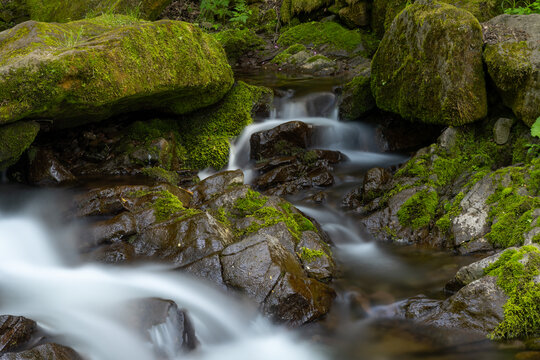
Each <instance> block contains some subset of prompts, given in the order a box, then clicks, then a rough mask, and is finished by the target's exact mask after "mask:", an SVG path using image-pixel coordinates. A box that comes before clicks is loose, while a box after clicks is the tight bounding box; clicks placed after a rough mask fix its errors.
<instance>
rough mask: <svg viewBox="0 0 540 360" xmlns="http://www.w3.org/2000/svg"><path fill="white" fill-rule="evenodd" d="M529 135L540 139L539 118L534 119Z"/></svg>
mask: <svg viewBox="0 0 540 360" xmlns="http://www.w3.org/2000/svg"><path fill="white" fill-rule="evenodd" d="M531 135H532V136H536V137H538V138H540V116H539V117H538V118H537V119H536V121H535V122H534V124H533V125H532V126H531Z"/></svg>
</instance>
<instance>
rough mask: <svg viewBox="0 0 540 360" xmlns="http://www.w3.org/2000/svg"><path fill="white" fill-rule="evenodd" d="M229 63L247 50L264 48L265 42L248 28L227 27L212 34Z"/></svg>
mask: <svg viewBox="0 0 540 360" xmlns="http://www.w3.org/2000/svg"><path fill="white" fill-rule="evenodd" d="M214 37H215V38H216V40H217V41H219V43H220V44H221V45H222V46H223V49H225V52H226V53H227V58H228V59H229V62H230V63H231V64H235V63H236V61H237V60H238V59H239V58H240V57H241V56H243V55H245V54H246V53H247V52H249V51H253V50H258V49H261V48H264V45H265V42H264V40H263V39H262V38H260V37H259V36H257V34H255V33H254V32H253V31H252V30H250V29H227V30H224V31H220V32H218V33H216V34H214Z"/></svg>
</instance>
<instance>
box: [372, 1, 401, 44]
mask: <svg viewBox="0 0 540 360" xmlns="http://www.w3.org/2000/svg"><path fill="white" fill-rule="evenodd" d="M407 2H408V0H373V10H372V15H371V28H372V29H373V31H375V33H376V34H377V36H379V37H381V38H382V37H383V35H384V33H385V32H386V30H387V29H388V28H389V27H390V24H391V23H392V20H394V18H395V17H396V15H397V14H399V13H400V12H401V10H403V9H405V6H406V5H407Z"/></svg>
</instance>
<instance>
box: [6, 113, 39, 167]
mask: <svg viewBox="0 0 540 360" xmlns="http://www.w3.org/2000/svg"><path fill="white" fill-rule="evenodd" d="M38 131H39V125H38V124H37V123H35V122H33V121H28V122H26V121H23V122H18V123H15V124H8V125H4V126H0V170H3V169H5V168H7V167H8V166H11V165H13V164H14V163H15V162H17V160H18V159H19V157H20V156H21V155H22V153H23V152H24V150H26V149H27V148H28V147H29V146H30V145H31V144H32V141H34V139H35V137H36V135H37V133H38Z"/></svg>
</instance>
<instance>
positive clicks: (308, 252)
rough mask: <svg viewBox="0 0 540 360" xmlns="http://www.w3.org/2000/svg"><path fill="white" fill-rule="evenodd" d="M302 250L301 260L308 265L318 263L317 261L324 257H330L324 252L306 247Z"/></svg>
mask: <svg viewBox="0 0 540 360" xmlns="http://www.w3.org/2000/svg"><path fill="white" fill-rule="evenodd" d="M300 250H301V252H300V259H301V260H302V261H304V262H307V263H312V262H314V261H317V259H319V258H322V257H323V256H326V257H328V255H326V253H325V252H324V251H322V250H313V249H309V248H307V247H305V246H302V247H301V248H300Z"/></svg>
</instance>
